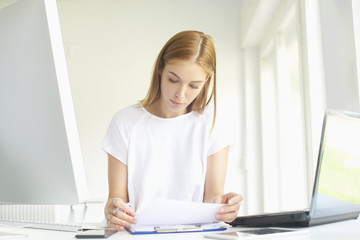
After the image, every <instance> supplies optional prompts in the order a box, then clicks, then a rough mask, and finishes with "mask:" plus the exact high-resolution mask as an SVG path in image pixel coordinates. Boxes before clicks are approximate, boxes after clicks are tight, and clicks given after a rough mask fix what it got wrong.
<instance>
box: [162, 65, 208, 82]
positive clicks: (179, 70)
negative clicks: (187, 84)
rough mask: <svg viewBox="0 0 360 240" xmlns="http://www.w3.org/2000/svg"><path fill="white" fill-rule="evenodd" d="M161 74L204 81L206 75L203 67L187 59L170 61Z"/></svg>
mask: <svg viewBox="0 0 360 240" xmlns="http://www.w3.org/2000/svg"><path fill="white" fill-rule="evenodd" d="M163 74H170V75H176V76H177V77H179V78H181V79H183V80H191V81H199V80H202V81H204V80H205V79H206V77H207V74H206V72H205V71H204V69H203V68H202V67H201V66H200V65H199V64H197V63H193V62H188V61H179V62H171V63H168V64H166V65H165V67H164V70H163Z"/></svg>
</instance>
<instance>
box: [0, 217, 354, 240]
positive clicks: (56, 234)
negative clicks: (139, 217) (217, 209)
mask: <svg viewBox="0 0 360 240" xmlns="http://www.w3.org/2000/svg"><path fill="white" fill-rule="evenodd" d="M241 229H244V228H230V229H228V230H227V231H236V230H241ZM307 229H308V233H305V234H295V235H293V236H287V237H286V239H293V240H305V239H306V240H308V239H313V240H315V239H316V240H325V239H326V240H331V239H334V240H335V239H336V240H338V239H346V240H358V239H360V219H357V220H349V221H344V222H338V223H331V224H326V225H320V226H315V227H310V228H307ZM0 231H4V232H13V233H23V234H27V237H26V238H13V239H19V240H21V239H25V240H67V239H75V237H74V236H75V233H73V232H60V231H50V230H38V229H26V228H15V227H12V228H8V227H3V226H1V225H0ZM108 239H109V240H117V239H119V240H131V239H137V240H142V239H207V238H204V237H203V233H201V232H198V233H174V234H171V233H167V234H150V235H136V236H135V235H131V234H129V233H128V232H118V233H116V234H114V235H112V236H111V237H109V238H108ZM268 239H278V238H275V237H272V238H270V237H269V238H268ZM279 239H280V238H279ZM282 239H284V238H282Z"/></svg>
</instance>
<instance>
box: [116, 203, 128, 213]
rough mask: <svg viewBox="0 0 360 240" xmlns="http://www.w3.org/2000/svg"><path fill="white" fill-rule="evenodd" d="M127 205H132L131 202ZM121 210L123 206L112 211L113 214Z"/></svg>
mask: <svg viewBox="0 0 360 240" xmlns="http://www.w3.org/2000/svg"><path fill="white" fill-rule="evenodd" d="M127 205H128V206H129V207H131V203H128V204H127ZM120 210H121V208H120V207H118V208H116V209H114V211H112V214H116V213H117V212H119V211H120Z"/></svg>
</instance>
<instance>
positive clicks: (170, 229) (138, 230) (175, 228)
mask: <svg viewBox="0 0 360 240" xmlns="http://www.w3.org/2000/svg"><path fill="white" fill-rule="evenodd" d="M126 230H127V231H128V232H129V233H131V234H133V235H140V234H163V233H186V232H210V231H224V230H226V228H225V227H222V226H220V225H219V224H218V223H211V224H199V225H166V226H132V227H131V228H127V229H126Z"/></svg>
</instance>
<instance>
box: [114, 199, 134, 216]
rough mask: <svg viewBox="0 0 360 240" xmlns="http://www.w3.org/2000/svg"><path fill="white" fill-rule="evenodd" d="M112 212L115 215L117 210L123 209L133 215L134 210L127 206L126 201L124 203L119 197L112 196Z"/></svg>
mask: <svg viewBox="0 0 360 240" xmlns="http://www.w3.org/2000/svg"><path fill="white" fill-rule="evenodd" d="M112 209H113V210H112V213H113V214H114V215H115V214H116V213H117V212H119V211H123V212H126V213H128V214H129V215H131V216H133V217H134V216H135V211H134V209H133V208H132V207H130V206H129V204H128V203H125V202H124V201H123V200H121V199H120V198H114V199H113V208H112Z"/></svg>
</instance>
